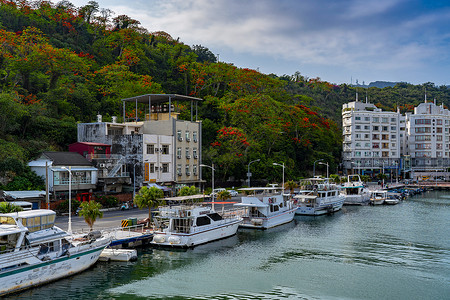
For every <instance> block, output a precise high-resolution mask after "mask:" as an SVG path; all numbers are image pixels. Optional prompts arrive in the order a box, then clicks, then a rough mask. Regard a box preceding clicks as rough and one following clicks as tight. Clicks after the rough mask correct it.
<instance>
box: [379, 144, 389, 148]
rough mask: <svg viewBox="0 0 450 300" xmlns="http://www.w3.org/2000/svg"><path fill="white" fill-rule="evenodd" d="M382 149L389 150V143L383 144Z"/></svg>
mask: <svg viewBox="0 0 450 300" xmlns="http://www.w3.org/2000/svg"><path fill="white" fill-rule="evenodd" d="M381 147H382V148H383V149H388V148H389V143H381Z"/></svg>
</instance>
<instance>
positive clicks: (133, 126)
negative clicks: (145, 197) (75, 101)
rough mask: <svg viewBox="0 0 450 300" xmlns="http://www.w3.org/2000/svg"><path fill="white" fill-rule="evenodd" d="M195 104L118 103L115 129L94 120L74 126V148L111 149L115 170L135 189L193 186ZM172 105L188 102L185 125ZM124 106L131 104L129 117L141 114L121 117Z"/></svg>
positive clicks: (153, 99) (158, 98)
mask: <svg viewBox="0 0 450 300" xmlns="http://www.w3.org/2000/svg"><path fill="white" fill-rule="evenodd" d="M200 100H201V99H199V98H193V97H187V96H180V95H142V96H138V97H135V98H129V99H123V103H124V115H123V120H124V122H122V123H118V122H117V118H115V117H113V118H112V119H111V122H103V120H102V117H101V116H98V118H97V122H96V123H81V124H78V142H94V143H103V144H107V145H111V156H112V157H115V158H116V160H117V162H116V168H122V170H125V172H128V173H129V175H130V177H131V179H132V185H133V186H134V187H136V188H138V187H140V186H142V185H147V184H149V183H156V184H159V185H163V186H170V187H171V188H172V189H173V190H175V189H178V188H180V187H182V186H184V185H199V184H200V182H201V173H200V170H199V168H200V166H199V165H200V161H201V125H202V123H201V121H198V120H194V118H193V113H192V111H193V104H192V103H193V102H195V103H196V102H197V101H200ZM172 101H179V102H183V101H190V102H191V120H190V121H189V120H180V119H179V118H178V117H179V113H178V112H176V111H175V108H174V105H173V102H172ZM167 102H168V103H167ZM126 104H128V105H130V104H132V105H133V108H135V109H134V111H135V112H136V111H139V110H140V113H141V114H140V115H139V113H138V114H137V115H136V116H135V117H134V118H133V116H128V117H127V115H126V114H125V111H126ZM195 119H196V118H195ZM106 164H107V162H105V166H106ZM119 165H120V167H119Z"/></svg>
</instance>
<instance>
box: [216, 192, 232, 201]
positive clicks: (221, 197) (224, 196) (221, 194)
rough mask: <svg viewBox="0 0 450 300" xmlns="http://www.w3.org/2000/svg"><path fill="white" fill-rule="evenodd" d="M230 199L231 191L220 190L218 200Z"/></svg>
mask: <svg viewBox="0 0 450 300" xmlns="http://www.w3.org/2000/svg"><path fill="white" fill-rule="evenodd" d="M230 199H231V194H230V192H229V191H220V192H219V193H218V194H217V200H220V201H225V200H230Z"/></svg>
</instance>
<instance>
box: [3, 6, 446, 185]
mask: <svg viewBox="0 0 450 300" xmlns="http://www.w3.org/2000/svg"><path fill="white" fill-rule="evenodd" d="M0 4H1V6H0V49H1V51H0V108H1V111H2V112H3V113H2V115H1V116H0V118H2V120H1V121H2V122H1V123H0V166H1V165H2V163H3V162H2V161H1V160H5V159H6V158H8V159H14V160H15V161H16V162H17V161H18V162H22V163H23V162H26V161H28V160H29V159H32V158H34V157H36V155H37V154H38V153H39V152H41V151H44V150H67V145H68V144H70V143H72V142H75V141H76V123H77V122H92V121H94V120H95V115H96V114H98V113H100V114H102V115H103V116H104V119H105V120H108V118H110V116H113V115H119V116H121V113H120V112H121V108H122V105H121V99H123V98H128V97H132V96H135V95H139V94H147V93H177V94H187V95H194V96H197V97H201V98H203V99H204V100H205V101H204V103H202V105H201V106H200V107H199V115H200V118H201V119H202V121H203V133H202V134H203V141H204V143H203V149H202V150H203V157H204V163H211V162H214V163H215V164H216V165H218V166H220V167H219V168H218V172H217V173H218V174H217V175H218V177H219V178H220V179H222V180H226V179H227V178H229V177H230V176H233V177H234V178H236V179H241V178H245V176H246V175H245V174H246V171H247V170H246V164H247V163H248V161H251V160H254V159H261V163H259V164H257V165H258V166H255V171H254V172H253V174H254V177H255V178H267V179H269V180H275V179H278V180H279V176H278V175H279V174H278V172H276V171H275V170H274V167H273V165H272V163H273V162H277V163H279V162H284V163H285V164H286V166H287V168H286V173H287V178H288V179H295V178H299V177H300V176H307V175H308V172H309V171H310V169H312V164H313V161H315V160H317V159H319V158H323V159H324V160H326V161H328V162H330V164H331V166H330V168H331V170H335V169H336V167H337V166H338V164H339V161H340V152H341V130H340V126H339V124H340V110H341V107H342V104H343V103H346V102H349V101H353V100H354V99H355V94H356V92H357V91H358V92H359V93H360V97H361V98H362V97H364V96H365V95H361V94H362V93H365V92H366V91H367V94H368V97H369V101H371V102H373V103H375V104H377V105H378V106H380V107H382V108H383V109H389V110H393V109H395V108H396V107H397V106H399V107H400V108H401V109H402V111H405V110H410V109H411V105H416V104H418V103H420V102H421V101H422V99H423V95H424V91H425V90H426V91H427V94H428V95H429V96H428V97H429V98H433V97H436V98H437V99H438V102H441V101H443V102H444V103H445V104H446V105H448V102H449V99H450V93H449V89H448V87H435V86H434V85H433V84H432V83H427V84H424V85H419V86H413V85H409V84H404V83H401V84H397V85H396V86H395V87H386V88H383V89H379V88H368V89H364V92H362V91H360V90H359V89H358V88H353V87H350V86H348V85H345V84H344V85H333V84H330V83H328V82H323V81H321V80H320V79H318V78H315V79H309V78H306V77H304V76H301V75H300V73H296V74H294V75H292V76H291V75H284V76H276V75H273V74H270V75H265V74H261V73H259V72H257V71H255V70H250V69H241V68H237V67H235V66H233V65H232V64H229V63H225V62H216V58H215V56H214V55H213V54H212V53H211V52H210V51H209V50H208V48H207V47H205V46H202V45H195V46H188V45H185V44H184V43H183V42H181V41H179V40H175V39H173V38H172V37H171V36H170V34H169V33H166V32H161V31H149V30H148V29H145V28H142V27H141V26H140V22H139V21H138V20H133V19H131V18H130V17H128V16H125V15H120V16H116V17H113V16H112V13H111V12H110V11H109V10H108V9H103V8H100V7H99V6H98V4H97V3H96V2H94V1H90V2H89V4H88V5H85V6H83V7H79V8H77V7H75V6H74V5H72V4H71V3H70V2H69V1H61V2H58V3H57V4H53V3H51V2H46V1H20V2H17V3H16V2H13V1H6V0H0ZM130 109H131V108H130ZM139 109H140V108H138V114H143V112H142V111H140V110H139ZM177 109H179V110H180V111H181V117H183V116H184V115H185V113H184V112H185V110H183V106H182V105H177ZM129 113H133V112H132V111H131V110H130V111H129V112H127V114H129ZM184 117H188V116H184ZM119 121H122V120H120V119H119ZM11 165H13V166H11ZM14 166H15V167H14ZM6 173H8V174H9V175H8V176H9V177H8V178H10V179H13V178H15V175H17V174H19V172H18V171H17V164H15V165H14V164H4V167H3V168H2V167H0V176H3V177H5V176H6Z"/></svg>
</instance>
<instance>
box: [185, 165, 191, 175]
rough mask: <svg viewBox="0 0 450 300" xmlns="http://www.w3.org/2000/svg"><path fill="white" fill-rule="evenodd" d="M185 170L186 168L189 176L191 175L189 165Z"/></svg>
mask: <svg viewBox="0 0 450 300" xmlns="http://www.w3.org/2000/svg"><path fill="white" fill-rule="evenodd" d="M185 170H186V175H187V176H189V175H191V171H190V168H189V165H186V167H185Z"/></svg>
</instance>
